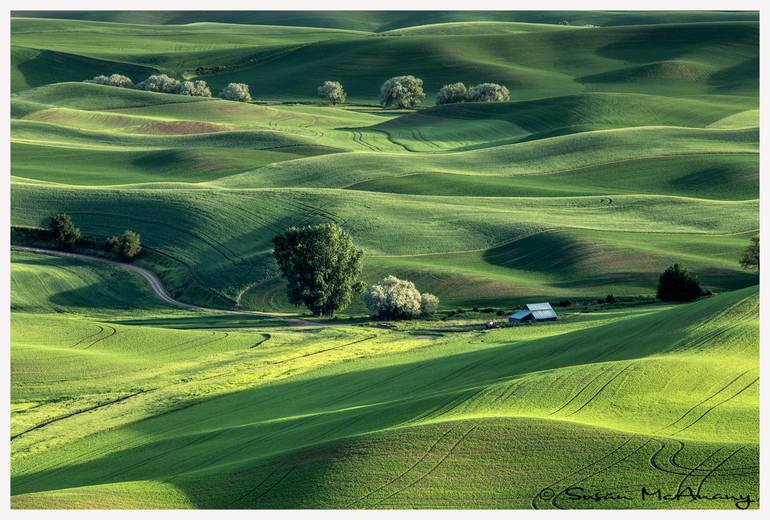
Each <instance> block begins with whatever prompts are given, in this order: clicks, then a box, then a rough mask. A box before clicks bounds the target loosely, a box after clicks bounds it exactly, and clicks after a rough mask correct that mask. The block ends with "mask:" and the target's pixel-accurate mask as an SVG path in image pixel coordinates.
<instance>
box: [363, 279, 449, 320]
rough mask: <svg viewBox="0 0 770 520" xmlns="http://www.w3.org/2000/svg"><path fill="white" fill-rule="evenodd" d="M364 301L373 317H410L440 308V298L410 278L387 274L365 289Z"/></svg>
mask: <svg viewBox="0 0 770 520" xmlns="http://www.w3.org/2000/svg"><path fill="white" fill-rule="evenodd" d="M363 298H364V303H365V304H366V308H367V309H369V314H370V315H371V316H373V317H377V318H383V319H409V318H416V317H417V316H420V315H422V316H430V315H432V314H434V313H435V312H436V310H437V309H438V303H439V302H438V298H437V297H436V296H434V295H432V294H430V293H424V294H420V291H418V290H417V288H416V287H415V286H414V283H412V282H410V281H409V280H401V279H400V278H396V277H395V276H392V275H390V276H386V277H385V278H383V279H382V280H380V281H379V282H377V283H376V284H374V285H370V286H369V287H367V289H366V291H364V296H363Z"/></svg>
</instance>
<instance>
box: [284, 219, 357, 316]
mask: <svg viewBox="0 0 770 520" xmlns="http://www.w3.org/2000/svg"><path fill="white" fill-rule="evenodd" d="M273 245H274V251H273V254H274V255H275V259H276V262H277V263H278V267H279V268H280V269H281V272H282V273H283V276H284V278H286V281H287V282H288V285H287V288H286V291H287V295H288V297H289V301H290V302H291V303H293V304H294V305H299V304H300V303H303V304H304V305H305V306H306V307H307V308H308V309H309V310H311V311H312V312H313V314H314V315H315V316H333V315H334V312H335V311H337V310H339V309H344V308H345V307H347V306H348V305H349V304H350V301H351V300H352V297H353V294H354V293H358V292H360V291H361V289H362V283H361V281H360V276H361V270H362V268H363V251H361V250H360V249H358V248H356V247H355V245H354V244H353V239H352V238H351V237H350V235H349V234H348V233H346V232H345V230H343V229H342V228H341V227H339V226H338V225H337V224H318V225H315V226H304V227H290V228H289V229H287V230H286V231H284V232H283V233H281V234H280V235H278V236H276V237H275V238H273Z"/></svg>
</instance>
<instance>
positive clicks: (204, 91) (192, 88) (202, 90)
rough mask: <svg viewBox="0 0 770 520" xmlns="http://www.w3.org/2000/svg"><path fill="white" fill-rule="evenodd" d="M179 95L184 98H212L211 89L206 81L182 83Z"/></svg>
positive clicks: (178, 91)
mask: <svg viewBox="0 0 770 520" xmlns="http://www.w3.org/2000/svg"><path fill="white" fill-rule="evenodd" d="M177 94H182V95H183V96H200V97H211V89H209V86H208V85H207V84H206V82H205V81H201V80H197V81H182V82H181V83H180V84H179V88H178V90H177Z"/></svg>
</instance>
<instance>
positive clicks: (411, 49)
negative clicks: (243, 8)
mask: <svg viewBox="0 0 770 520" xmlns="http://www.w3.org/2000/svg"><path fill="white" fill-rule="evenodd" d="M562 22H567V23H562ZM11 32H12V34H11V44H12V52H11V80H12V81H11V83H12V84H11V90H12V95H11V100H10V101H11V115H12V121H11V143H10V144H11V224H12V226H15V227H16V232H15V233H14V234H13V236H14V237H15V238H14V239H15V240H16V238H18V237H19V236H21V235H22V233H21V231H23V230H25V229H27V228H36V227H44V226H46V225H47V223H48V217H49V216H50V215H52V214H54V213H58V212H67V213H69V214H70V215H71V216H72V217H73V219H74V221H75V223H76V225H77V226H78V227H79V228H80V229H81V231H82V232H83V233H84V234H87V235H89V236H93V237H95V240H97V241H103V240H104V237H107V236H110V235H117V234H120V233H122V232H123V231H124V230H125V229H132V230H135V231H137V232H138V233H140V235H141V239H142V243H143V245H144V246H145V248H146V250H145V254H144V256H143V257H140V258H139V259H138V260H137V263H138V264H139V265H140V266H142V267H143V268H147V269H150V270H153V271H154V272H155V273H156V274H157V276H158V277H159V279H160V280H161V282H162V284H163V285H164V286H165V288H166V290H167V291H168V293H170V294H171V295H172V296H173V297H174V298H176V299H177V300H179V301H181V302H183V303H185V304H189V305H187V306H177V307H174V306H171V305H169V301H167V300H163V299H160V298H158V297H157V294H156V293H154V292H153V290H152V287H150V286H148V285H147V284H146V280H145V279H143V278H142V277H141V276H139V275H138V274H136V272H133V271H130V270H125V269H122V268H121V267H120V265H112V264H105V263H96V262H87V261H83V260H82V259H77V258H65V257H62V256H60V255H56V254H44V253H40V252H31V251H22V250H14V251H13V253H12V272H11V289H12V291H11V309H12V322H11V327H12V349H11V358H12V361H11V364H12V373H11V438H12V441H11V452H12V454H11V465H12V468H11V470H12V489H11V494H12V502H13V507H14V508H56V509H61V508H105V507H107V508H206V509H211V508H215V509H227V508H267V509H283V508H333V509H341V508H355V509H372V508H383V509H391V508H396V509H399V508H406V509H409V508H458V507H459V508H482V509H494V508H536V509H547V508H653V509H658V508H661V509H664V508H665V509H670V508H735V507H740V506H742V505H746V506H747V507H751V508H756V507H757V503H756V502H755V500H756V499H758V478H759V471H758V463H759V462H758V461H759V455H758V450H759V435H758V430H759V414H758V410H759V392H758V377H759V366H758V356H759V326H758V301H759V300H758V293H759V289H758V283H759V276H758V273H757V272H755V271H750V270H745V269H742V268H741V267H740V265H739V263H738V260H739V258H740V256H741V254H742V252H743V250H744V249H745V247H746V246H747V244H748V243H749V240H750V238H751V237H753V236H755V235H756V234H757V232H758V229H759V206H760V201H759V182H760V180H759V176H760V170H759V93H758V87H759V70H758V69H759V23H758V13H751V12H694V11H693V12H636V13H629V12H599V11H594V12H589V11H586V12H536V11H527V12H473V11H464V12H440V13H439V12H429V11H414V12H376V11H369V12H363V11H362V12H355V13H340V12H334V11H327V12H324V13H312V12H249V13H237V12H216V11H214V12H207V13H201V12H195V11H185V12H164V11H155V12H114V11H112V12H111V11H94V12H75V11H70V12H37V13H30V12H17V13H14V17H13V20H12V28H11ZM156 72H163V73H167V74H171V75H174V76H176V77H178V78H185V79H202V80H205V81H207V82H208V83H209V85H210V86H211V87H212V91H213V92H214V93H215V94H216V92H217V91H218V90H219V89H220V88H222V87H224V86H225V85H226V84H228V83H229V82H245V83H248V84H249V86H250V89H251V93H252V96H253V98H254V102H252V103H238V102H233V101H226V100H223V99H218V98H216V97H214V98H202V97H190V96H181V95H174V94H162V93H155V92H146V91H140V90H135V89H128V88H117V87H111V86H104V85H97V84H91V83H84V82H83V80H86V79H89V78H91V77H93V76H95V75H98V74H111V73H121V74H126V75H128V76H130V77H131V78H133V79H134V80H135V81H139V80H141V79H143V78H144V77H146V76H147V75H149V74H152V73H156ZM400 74H414V75H416V76H418V77H420V78H422V79H423V80H424V85H425V91H426V94H427V97H426V99H425V101H424V104H423V106H421V107H419V108H418V109H417V110H401V109H392V108H381V107H379V105H378V104H377V103H378V99H377V95H378V91H379V87H380V85H381V83H382V82H383V81H384V80H386V79H387V78H389V77H390V76H394V75H400ZM329 79H333V80H339V81H341V82H342V83H343V85H344V87H345V89H346V90H347V92H348V102H347V103H345V104H341V105H336V106H329V105H325V104H323V103H320V102H319V100H318V99H317V98H316V97H315V94H316V87H317V86H318V85H319V84H320V83H321V82H322V81H324V80H329ZM455 81H463V82H465V83H466V85H471V84H475V83H479V82H485V81H492V82H496V83H500V84H504V85H506V86H507V87H508V88H509V89H510V92H511V100H510V101H507V102H500V103H458V104H452V105H439V106H434V96H435V94H436V92H437V90H438V89H439V88H440V87H441V86H443V85H444V84H446V83H450V82H455ZM324 222H335V223H337V224H339V225H340V226H342V227H343V228H344V229H345V230H346V231H348V232H349V233H350V234H351V235H352V237H353V240H354V242H355V243H356V245H357V246H358V247H360V248H362V249H363V251H364V254H365V259H364V278H365V281H366V282H367V283H372V282H374V281H376V280H379V279H381V278H383V277H384V276H386V275H389V274H394V275H397V276H399V277H403V278H407V279H410V280H412V281H414V282H415V284H416V285H417V287H418V288H419V289H420V290H421V291H428V292H431V293H434V294H436V295H438V297H439V298H440V300H441V307H440V314H439V316H438V317H436V318H434V319H430V320H427V319H426V320H417V321H414V322H402V323H396V324H391V325H389V326H383V324H381V323H378V322H375V321H370V320H369V319H368V318H366V317H365V316H364V313H365V308H364V306H363V304H362V302H361V301H360V299H359V298H356V299H355V301H354V303H353V304H352V305H351V306H350V308H348V309H347V310H345V311H344V312H343V313H342V316H341V318H342V319H341V320H338V321H334V320H322V321H320V322H318V323H316V322H308V321H306V320H305V321H303V320H304V318H303V319H302V320H300V319H297V318H296V316H297V314H298V313H301V312H302V310H300V309H297V308H296V307H294V306H292V305H290V304H289V302H288V301H287V298H286V295H285V285H284V282H283V281H282V279H281V277H280V276H279V272H278V269H277V266H276V264H275V261H274V259H273V255H272V242H271V241H272V238H273V237H274V236H275V235H276V234H278V233H280V232H282V231H283V230H284V229H286V228H287V227H289V226H293V225H305V224H315V223H324ZM675 262H678V263H682V264H684V265H686V266H687V267H688V268H690V270H692V271H693V272H694V273H696V274H697V275H698V277H699V278H700V280H701V282H702V284H703V286H704V287H705V288H707V289H709V290H710V291H711V292H713V293H714V294H713V295H711V296H708V297H704V298H701V299H700V300H698V301H696V302H693V303H689V304H662V303H651V301H652V300H653V298H652V296H653V295H654V294H655V290H656V285H657V283H658V277H659V275H660V273H661V272H662V271H663V270H664V269H665V268H666V267H668V266H669V265H671V264H673V263H675ZM608 294H610V295H614V296H615V297H617V298H619V299H620V303H617V304H604V303H602V304H598V303H596V302H597V299H600V298H601V299H602V301H603V302H604V301H605V297H607V295H608ZM533 301H551V302H553V303H557V302H561V301H563V302H565V306H564V307H559V308H558V309H557V310H558V312H559V314H560V319H559V321H557V322H555V323H551V324H543V325H536V326H532V327H511V328H502V329H496V330H490V331H484V330H478V327H479V325H480V324H481V323H482V320H483V321H488V320H490V319H499V318H498V317H497V315H496V314H494V312H495V311H498V310H499V311H500V312H501V313H502V314H503V315H504V312H505V311H507V310H510V309H511V308H514V307H516V306H519V305H521V304H523V303H527V302H533ZM569 302H571V303H569ZM473 307H476V310H475V311H473V312H470V311H468V309H470V308H473ZM479 307H489V308H490V309H491V312H487V311H479V310H478V308H479ZM235 309H237V312H236V311H235ZM456 309H457V310H456ZM462 309H465V311H462ZM255 311H259V312H255ZM265 313H271V314H265ZM576 487H579V488H582V489H584V490H585V493H586V494H588V495H593V494H595V493H610V494H613V496H615V498H605V499H596V498H587V499H581V498H579V497H578V498H575V497H572V496H571V495H570V494H569V493H568V492H567V491H568V490H569V489H571V488H572V489H574V488H576ZM643 488H645V489H653V488H654V489H661V490H662V491H661V493H663V494H667V493H674V494H676V493H677V492H682V491H683V490H686V489H690V490H691V491H692V492H695V491H697V493H699V494H702V495H703V497H702V498H700V499H697V500H693V501H689V499H682V500H673V501H672V500H662V499H661V500H656V499H655V497H653V496H646V495H645V494H644V493H643V492H642V489H643ZM654 489H653V491H654ZM746 494H749V495H750V498H749V499H745V498H742V496H744V495H746ZM714 495H727V496H733V497H735V498H733V499H715V498H714ZM708 497H711V499H709V498H708Z"/></svg>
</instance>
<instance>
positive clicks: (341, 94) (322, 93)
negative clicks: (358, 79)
mask: <svg viewBox="0 0 770 520" xmlns="http://www.w3.org/2000/svg"><path fill="white" fill-rule="evenodd" d="M318 97H320V98H321V99H324V100H326V101H328V102H329V103H331V104H332V105H337V104H339V103H344V102H345V99H346V98H347V94H345V89H344V88H342V84H341V83H340V82H339V81H324V83H323V85H321V86H320V87H318Z"/></svg>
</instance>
